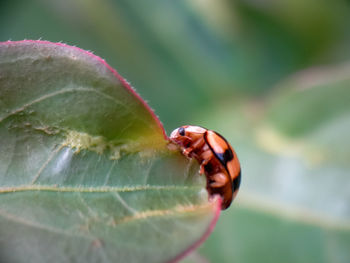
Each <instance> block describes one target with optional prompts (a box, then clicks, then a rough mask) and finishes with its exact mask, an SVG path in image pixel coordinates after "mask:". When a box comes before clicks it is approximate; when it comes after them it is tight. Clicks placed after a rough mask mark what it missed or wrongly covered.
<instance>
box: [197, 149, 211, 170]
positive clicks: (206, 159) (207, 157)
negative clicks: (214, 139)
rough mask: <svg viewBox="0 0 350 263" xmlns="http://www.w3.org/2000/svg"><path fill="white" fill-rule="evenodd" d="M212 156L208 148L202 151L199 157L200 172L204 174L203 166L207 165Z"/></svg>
mask: <svg viewBox="0 0 350 263" xmlns="http://www.w3.org/2000/svg"><path fill="white" fill-rule="evenodd" d="M212 157H213V153H212V151H211V150H210V149H209V150H206V151H205V152H203V153H202V154H201V155H200V159H201V160H202V162H201V168H200V170H199V172H200V174H204V166H205V165H207V164H208V163H209V162H210V160H211V158H212Z"/></svg>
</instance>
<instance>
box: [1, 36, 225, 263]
mask: <svg viewBox="0 0 350 263" xmlns="http://www.w3.org/2000/svg"><path fill="white" fill-rule="evenodd" d="M21 43H33V44H43V45H53V46H59V47H64V48H70V49H74V50H76V51H79V52H82V53H84V54H86V55H88V56H90V57H91V58H92V59H95V60H97V61H98V62H99V63H101V64H103V65H104V66H105V67H106V68H107V69H108V70H109V71H111V73H112V74H113V75H114V76H115V77H116V78H117V79H118V80H119V81H120V82H121V83H122V85H123V86H124V87H125V88H126V90H128V91H129V92H130V93H131V94H132V95H133V96H135V98H136V99H138V100H139V101H140V102H141V103H142V105H143V106H144V107H145V108H146V109H147V111H148V112H149V113H150V114H151V116H152V118H153V119H154V120H155V121H156V123H157V125H158V127H159V128H160V129H161V131H162V134H163V136H164V139H165V140H167V141H168V140H169V138H168V136H167V134H166V132H165V130H164V127H163V124H162V123H161V121H160V120H159V119H158V117H157V115H156V114H155V113H154V111H153V109H152V108H151V107H150V106H149V105H148V104H147V103H146V102H145V101H144V100H143V99H142V97H141V96H140V95H139V94H138V93H137V92H136V91H135V89H134V88H132V86H131V85H130V84H129V83H128V82H127V81H126V80H125V79H124V78H123V77H122V76H121V75H120V74H119V73H118V72H117V71H116V70H115V69H114V68H112V67H111V66H110V65H109V64H107V62H106V61H105V60H103V59H102V58H100V57H99V56H96V55H94V54H93V53H91V52H89V51H86V50H84V49H81V48H79V47H75V46H70V45H67V44H64V43H57V42H56V43H54V42H50V41H46V40H21V41H5V42H0V46H1V45H11V44H21ZM221 203H222V199H221V198H220V197H218V198H217V199H216V201H215V204H214V210H215V212H214V217H213V219H212V221H211V222H210V224H209V226H208V228H207V229H206V230H205V232H204V233H203V235H202V236H201V237H200V238H199V239H198V240H197V241H196V242H194V243H193V244H192V245H191V246H189V247H188V248H187V249H186V250H185V251H183V252H181V253H180V254H179V255H177V256H176V257H175V258H173V259H171V260H170V261H169V262H168V263H176V262H178V261H180V260H181V259H184V258H185V257H186V256H188V255H189V254H190V253H191V252H193V251H194V250H195V249H197V248H198V247H199V246H200V245H201V244H202V243H203V242H204V241H205V240H206V239H207V238H208V237H209V235H210V234H211V233H212V232H213V230H214V228H215V225H216V223H217V221H218V219H219V217H220V213H221Z"/></svg>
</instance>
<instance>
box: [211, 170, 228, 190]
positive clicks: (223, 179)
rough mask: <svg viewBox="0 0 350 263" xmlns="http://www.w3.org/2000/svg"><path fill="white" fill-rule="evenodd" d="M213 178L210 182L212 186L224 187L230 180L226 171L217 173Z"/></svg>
mask: <svg viewBox="0 0 350 263" xmlns="http://www.w3.org/2000/svg"><path fill="white" fill-rule="evenodd" d="M211 179H212V180H213V182H212V183H210V187H213V188H218V187H223V186H224V185H225V184H227V183H228V181H229V180H228V178H227V175H226V174H225V173H216V174H214V175H212V178H211Z"/></svg>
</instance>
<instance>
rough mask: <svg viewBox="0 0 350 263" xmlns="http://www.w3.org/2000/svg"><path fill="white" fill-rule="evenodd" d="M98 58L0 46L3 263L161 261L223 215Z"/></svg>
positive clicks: (40, 45) (149, 115)
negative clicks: (209, 200)
mask: <svg viewBox="0 0 350 263" xmlns="http://www.w3.org/2000/svg"><path fill="white" fill-rule="evenodd" d="M165 138H166V136H165V134H164V130H163V128H162V126H161V124H160V123H159V121H158V120H157V119H156V118H155V116H154V114H153V112H152V111H151V110H150V109H149V107H148V106H147V105H146V104H145V103H144V102H143V101H142V100H141V99H140V98H139V96H138V95H137V94H136V93H135V92H134V91H133V90H132V89H131V88H130V86H129V84H128V83H126V82H125V80H123V79H122V78H121V77H120V76H119V75H118V74H117V73H116V72H115V71H114V70H113V69H112V68H110V67H109V66H108V65H107V64H106V63H105V62H104V61H103V60H102V59H100V58H98V57H96V56H94V55H93V54H91V53H89V52H86V51H83V50H81V49H79V48H75V47H70V46H67V45H64V44H53V43H49V42H44V41H22V42H3V43H1V44H0V145H1V146H0V236H1V239H0V251H1V252H0V261H1V262H36V263H37V262H164V261H169V260H172V259H174V258H178V257H180V256H181V254H183V253H184V252H185V251H187V250H188V249H190V248H193V247H194V246H195V245H197V244H198V242H199V241H200V240H203V238H205V236H206V235H207V234H208V233H209V231H210V230H211V229H212V227H213V225H214V224H215V221H216V220H217V217H218V215H219V212H218V211H219V210H218V209H219V206H220V204H219V202H213V203H209V202H208V196H207V193H206V191H205V189H204V186H205V182H204V181H205V180H204V178H203V177H200V176H198V164H196V163H194V162H189V161H188V160H187V159H186V158H184V157H183V156H182V155H181V154H180V153H179V152H178V151H170V150H169V149H168V148H167V140H166V139H165Z"/></svg>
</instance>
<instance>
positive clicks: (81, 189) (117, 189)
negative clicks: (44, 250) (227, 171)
mask: <svg viewBox="0 0 350 263" xmlns="http://www.w3.org/2000/svg"><path fill="white" fill-rule="evenodd" d="M200 189H202V186H187V185H183V186H178V185H135V186H124V187H114V186H102V187H86V186H53V185H20V186H13V187H0V194H3V193H13V192H28V191H50V192H77V193H108V192H135V191H146V190H166V191H170V190H200Z"/></svg>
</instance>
